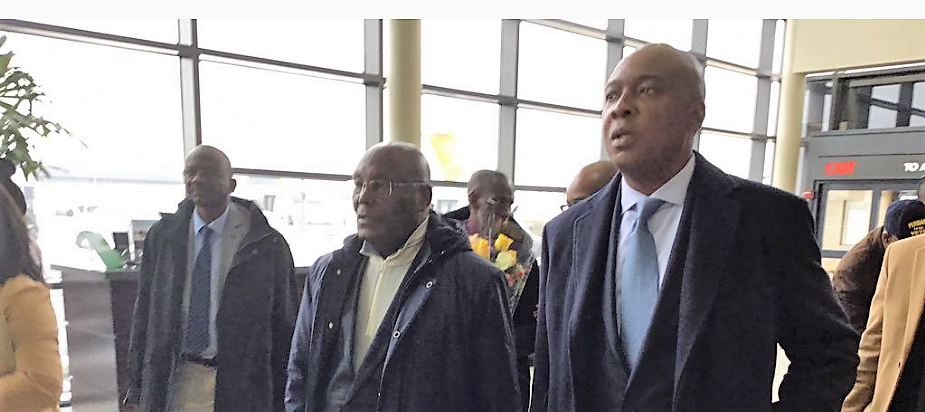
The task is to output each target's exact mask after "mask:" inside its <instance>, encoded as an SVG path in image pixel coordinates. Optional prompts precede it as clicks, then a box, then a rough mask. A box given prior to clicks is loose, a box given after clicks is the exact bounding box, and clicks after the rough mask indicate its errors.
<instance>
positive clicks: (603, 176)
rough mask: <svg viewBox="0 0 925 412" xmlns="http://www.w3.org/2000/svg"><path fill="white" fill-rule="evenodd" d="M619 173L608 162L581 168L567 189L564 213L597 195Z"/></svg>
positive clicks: (604, 161) (602, 161)
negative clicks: (576, 204)
mask: <svg viewBox="0 0 925 412" xmlns="http://www.w3.org/2000/svg"><path fill="white" fill-rule="evenodd" d="M617 172H618V170H617V167H616V166H614V165H613V162H610V161H607V160H601V161H600V162H594V163H591V164H589V165H587V166H585V167H583V168H581V170H580V171H579V172H578V175H576V176H575V179H573V180H572V183H571V184H569V185H568V188H566V189H565V204H564V205H562V211H565V209H568V208H569V207H571V206H572V205H574V204H575V203H578V202H580V201H582V200H585V199H586V198H588V197H589V196H591V195H593V194H595V193H597V192H598V191H599V190H601V188H603V187H604V186H605V185H606V184H607V183H610V180H611V179H613V177H614V176H615V175H616V174H617Z"/></svg>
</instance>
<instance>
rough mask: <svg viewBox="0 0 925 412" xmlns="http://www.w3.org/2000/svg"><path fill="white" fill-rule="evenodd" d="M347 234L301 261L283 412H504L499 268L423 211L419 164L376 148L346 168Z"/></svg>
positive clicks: (424, 185)
mask: <svg viewBox="0 0 925 412" xmlns="http://www.w3.org/2000/svg"><path fill="white" fill-rule="evenodd" d="M353 182H354V191H353V207H354V210H356V213H357V235H356V236H352V237H350V238H348V239H347V240H346V241H345V245H344V247H343V248H342V249H339V250H336V251H334V252H332V253H330V254H328V255H325V256H322V257H321V258H320V259H318V261H317V262H315V264H314V265H312V270H311V273H309V275H308V278H307V280H306V285H305V293H304V294H303V298H302V307H301V309H300V310H299V320H298V324H297V327H296V332H295V335H294V336H293V340H292V353H291V355H290V360H289V383H288V385H287V387H286V410H287V411H288V412H329V411H330V412H333V411H341V412H377V411H381V412H436V411H440V412H471V411H479V412H496V411H497V412H515V411H517V410H518V409H519V408H520V400H519V398H518V394H517V381H516V379H515V376H514V348H513V337H512V336H511V315H510V312H509V309H508V296H507V291H506V289H505V286H504V279H503V275H502V274H501V272H500V271H499V270H497V269H495V268H494V267H492V266H491V264H490V263H488V262H487V261H485V260H484V259H482V258H480V257H478V256H476V255H475V254H474V253H472V250H471V249H470V247H469V242H468V240H467V239H466V238H465V236H463V234H462V233H460V232H459V231H458V230H457V229H456V228H455V227H453V226H452V224H451V223H449V222H447V221H446V220H445V219H444V218H443V217H441V216H439V215H437V214H436V213H434V212H432V211H431V210H430V202H431V186H430V167H429V166H428V165H427V161H426V160H425V159H424V156H423V155H422V154H421V152H420V151H419V150H418V149H417V148H416V147H414V146H412V145H409V144H406V143H389V144H380V145H377V146H375V147H373V148H371V149H369V151H367V152H366V155H365V156H363V158H362V159H361V160H360V163H359V164H358V165H357V168H356V171H355V172H354V174H353Z"/></svg>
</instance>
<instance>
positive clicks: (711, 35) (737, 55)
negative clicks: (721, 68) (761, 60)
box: [707, 19, 762, 67]
mask: <svg viewBox="0 0 925 412" xmlns="http://www.w3.org/2000/svg"><path fill="white" fill-rule="evenodd" d="M761 26H762V20H761V19H739V20H734V19H710V21H709V26H708V27H709V32H708V36H707V56H710V57H713V58H716V59H719V60H725V61H728V62H732V63H737V64H741V65H743V66H748V67H758V56H759V55H760V51H761Z"/></svg>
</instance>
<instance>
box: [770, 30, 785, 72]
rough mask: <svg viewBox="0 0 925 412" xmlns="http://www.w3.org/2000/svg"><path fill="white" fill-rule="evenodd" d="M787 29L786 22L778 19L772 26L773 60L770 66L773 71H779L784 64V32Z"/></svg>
mask: <svg viewBox="0 0 925 412" xmlns="http://www.w3.org/2000/svg"><path fill="white" fill-rule="evenodd" d="M786 31H787V23H786V22H784V21H783V20H778V21H777V24H776V25H775V27H774V61H773V62H772V66H773V69H774V73H780V72H781V68H782V67H783V65H784V34H785V32H786Z"/></svg>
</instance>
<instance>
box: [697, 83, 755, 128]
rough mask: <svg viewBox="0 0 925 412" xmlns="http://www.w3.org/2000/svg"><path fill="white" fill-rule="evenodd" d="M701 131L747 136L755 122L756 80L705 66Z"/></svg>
mask: <svg viewBox="0 0 925 412" xmlns="http://www.w3.org/2000/svg"><path fill="white" fill-rule="evenodd" d="M704 77H705V81H706V86H707V100H706V105H707V115H706V119H705V120H704V122H703V125H704V126H705V127H712V128H717V129H723V130H730V131H734V132H742V133H751V132H752V128H754V121H755V95H756V93H757V87H758V79H757V78H756V77H752V76H749V75H746V74H740V73H736V72H733V71H729V70H723V69H720V68H716V67H711V66H708V67H707V68H706V73H705V74H704Z"/></svg>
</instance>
